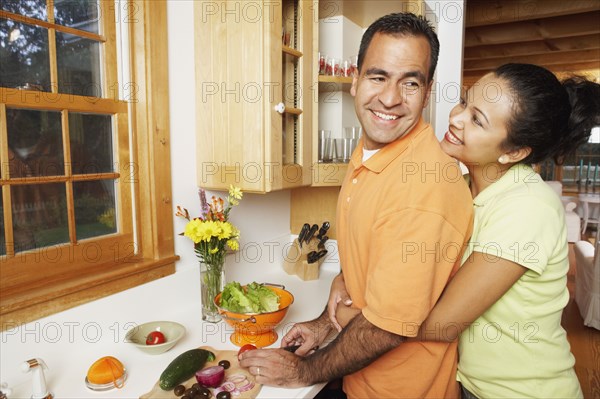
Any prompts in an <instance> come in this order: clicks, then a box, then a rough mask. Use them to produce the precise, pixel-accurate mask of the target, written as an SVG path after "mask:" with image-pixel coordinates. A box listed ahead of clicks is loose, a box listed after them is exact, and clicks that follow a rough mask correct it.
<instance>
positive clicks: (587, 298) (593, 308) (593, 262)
mask: <svg viewBox="0 0 600 399" xmlns="http://www.w3.org/2000/svg"><path fill="white" fill-rule="evenodd" d="M574 250H575V260H576V262H577V275H576V277H575V302H576V303H577V307H579V312H580V313H581V317H582V318H583V324H585V325H586V326H588V327H593V328H595V329H597V330H600V240H596V248H595V249H594V245H593V244H591V243H590V242H589V241H578V242H576V243H575V247H574Z"/></svg>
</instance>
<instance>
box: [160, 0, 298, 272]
mask: <svg viewBox="0 0 600 399" xmlns="http://www.w3.org/2000/svg"><path fill="white" fill-rule="evenodd" d="M167 13H168V25H169V26H168V35H169V37H168V44H169V97H170V99H169V105H170V118H171V125H170V128H171V173H172V186H173V208H174V210H173V212H175V207H176V206H177V205H181V206H182V207H185V208H187V209H188V210H189V211H190V214H192V216H194V215H198V214H199V213H200V202H199V199H198V187H197V183H196V182H197V179H196V136H195V132H196V110H195V104H196V99H195V91H194V90H193V88H194V87H195V69H194V68H195V66H194V63H195V61H194V39H193V38H194V2H193V1H169V2H168V3H167ZM208 194H209V196H210V195H211V194H212V193H208ZM214 194H217V195H221V196H225V193H218V192H216V193H214ZM209 198H210V197H209ZM230 220H231V221H232V223H234V224H235V225H236V226H237V227H238V229H239V230H240V231H241V238H240V244H241V251H242V254H243V253H244V251H245V250H246V251H252V250H255V249H256V246H255V245H254V243H264V242H265V241H270V240H274V239H277V238H280V237H281V236H284V235H289V234H290V231H289V225H290V192H289V191H283V192H277V193H272V194H267V195H257V194H245V195H244V198H243V200H242V202H241V204H240V205H239V206H238V207H236V208H234V209H233V211H232V212H231V219H230ZM185 223H186V221H185V220H184V219H181V218H175V217H174V225H175V234H176V235H177V234H179V233H180V232H181V231H183V228H184V226H185ZM175 253H176V254H177V255H179V256H180V257H181V260H180V261H179V262H178V264H177V270H181V269H182V268H189V267H196V264H197V261H196V257H195V255H194V251H193V246H192V242H191V241H190V240H189V239H187V238H185V237H181V236H176V238H175Z"/></svg>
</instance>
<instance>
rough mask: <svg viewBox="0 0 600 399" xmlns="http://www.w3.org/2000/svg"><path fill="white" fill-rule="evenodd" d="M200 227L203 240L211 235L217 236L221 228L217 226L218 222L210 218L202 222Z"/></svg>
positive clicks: (208, 239) (206, 239)
mask: <svg viewBox="0 0 600 399" xmlns="http://www.w3.org/2000/svg"><path fill="white" fill-rule="evenodd" d="M201 229H202V240H203V241H210V239H211V238H212V237H218V236H219V234H220V233H221V228H220V227H219V224H218V222H213V221H211V220H209V221H205V222H204V223H202V227H201Z"/></svg>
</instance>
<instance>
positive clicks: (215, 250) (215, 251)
mask: <svg viewBox="0 0 600 399" xmlns="http://www.w3.org/2000/svg"><path fill="white" fill-rule="evenodd" d="M208 252H210V253H211V254H216V253H217V252H219V247H214V248H213V249H210V250H209V251H208Z"/></svg>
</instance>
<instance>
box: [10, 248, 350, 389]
mask: <svg viewBox="0 0 600 399" xmlns="http://www.w3.org/2000/svg"><path fill="white" fill-rule="evenodd" d="M285 240H286V241H287V240H289V237H287V238H286V239H285ZM281 241H283V240H281ZM327 247H328V249H329V255H328V256H327V257H326V258H325V259H324V262H323V265H322V266H321V269H320V276H319V279H318V280H314V281H302V280H300V279H299V278H298V277H297V276H291V275H288V274H286V273H285V271H284V270H283V269H282V260H283V253H284V252H285V248H287V245H286V243H285V242H279V243H269V245H268V246H266V247H257V248H258V250H257V251H255V252H257V253H258V252H260V253H261V254H260V256H252V257H250V256H248V255H249V254H250V252H249V251H246V254H245V255H244V254H241V255H240V253H238V254H234V255H230V256H229V257H228V259H227V261H226V266H225V267H226V269H225V270H226V278H227V281H239V282H240V283H242V284H246V283H250V282H252V281H258V282H270V283H277V284H283V285H285V287H286V289H287V290H289V291H290V292H291V293H292V294H293V295H294V297H295V300H294V303H293V304H292V306H291V307H290V309H289V311H288V313H287V315H286V317H285V319H284V320H283V322H282V323H281V324H280V325H279V326H278V327H277V329H276V331H277V333H278V335H279V340H278V342H277V343H275V344H274V345H272V346H271V347H279V342H280V340H281V337H282V336H283V335H284V334H285V332H287V331H289V329H290V328H291V326H292V325H293V324H294V323H296V322H301V321H305V320H309V319H312V318H315V317H316V316H318V315H319V314H320V313H321V311H322V310H323V308H324V306H325V303H326V301H327V297H328V294H329V288H330V285H331V280H332V279H333V277H334V276H335V275H336V274H337V273H338V272H339V260H338V257H337V245H336V243H335V242H334V241H328V242H327ZM261 248H262V249H261ZM186 266H187V267H183V268H182V270H178V271H177V273H175V274H174V275H171V276H168V277H164V278H162V279H159V280H156V281H152V282H150V283H147V284H144V285H142V286H139V287H135V288H132V289H129V290H127V291H124V292H121V293H118V294H115V295H111V296H108V297H106V298H102V299H99V300H96V301H93V302H90V303H88V304H85V305H82V306H78V307H75V308H73V309H69V310H67V311H64V312H61V313H58V314H55V315H52V316H49V317H46V318H43V319H39V320H36V321H34V322H31V323H28V324H25V325H23V326H20V327H16V328H9V329H7V330H6V331H4V332H3V333H0V354H1V356H0V383H4V382H6V383H8V385H9V387H10V388H11V389H12V390H13V393H12V395H11V396H10V397H9V398H11V399H12V398H29V397H30V396H31V387H32V385H31V377H32V376H31V374H30V373H27V374H25V373H22V372H21V371H20V365H21V363H23V362H24V361H26V360H28V359H32V358H41V359H43V360H44V361H45V362H46V364H47V365H48V370H46V371H45V376H46V383H47V386H48V390H49V391H50V392H52V393H53V394H54V397H55V398H73V399H75V398H77V399H80V398H96V399H97V398H121V399H124V398H138V397H139V396H141V395H143V394H144V393H146V392H148V391H150V390H151V389H152V387H153V385H154V384H155V383H156V381H158V377H159V376H160V374H161V372H162V371H163V370H164V368H165V367H166V366H167V365H168V364H169V363H170V362H171V360H173V359H174V358H175V357H176V356H178V355H179V354H181V353H182V352H184V351H186V350H188V349H192V348H196V347H199V346H205V345H206V346H212V347H213V348H215V349H220V350H237V347H236V346H235V345H233V344H232V343H231V342H230V341H229V337H230V335H231V333H232V332H233V329H232V328H231V327H230V326H229V325H227V324H226V323H225V322H224V321H221V322H219V323H214V324H213V323H207V322H203V321H202V316H201V306H200V277H199V271H198V268H197V267H196V265H186ZM180 268H181V267H180ZM153 320H171V321H176V322H178V323H181V324H183V325H184V326H185V327H186V329H187V332H186V335H185V336H184V337H183V338H182V340H181V341H179V342H178V343H177V345H176V346H175V347H174V348H173V349H171V350H170V351H167V352H165V353H163V354H160V355H148V354H146V353H144V352H142V351H141V350H139V349H138V348H136V347H135V346H133V345H130V344H127V343H125V333H126V332H127V331H128V330H129V329H130V328H132V327H134V326H136V325H139V324H142V323H144V322H147V321H153ZM103 356H114V357H116V358H118V359H119V360H120V361H121V362H122V363H123V364H124V366H125V368H126V369H127V372H128V378H127V381H126V383H125V386H124V388H122V389H114V390H111V391H106V392H94V391H91V390H89V389H88V388H86V386H85V383H84V379H85V376H86V374H87V370H88V368H89V367H90V365H91V364H92V363H93V362H94V361H96V360H97V359H99V358H101V357H103ZM322 386H323V385H322V384H317V385H314V386H310V387H305V388H299V389H283V388H273V387H267V386H263V387H262V389H261V391H260V394H259V396H258V398H278V399H283V398H312V397H314V395H316V394H317V393H318V392H319V390H320V389H321V388H322Z"/></svg>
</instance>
